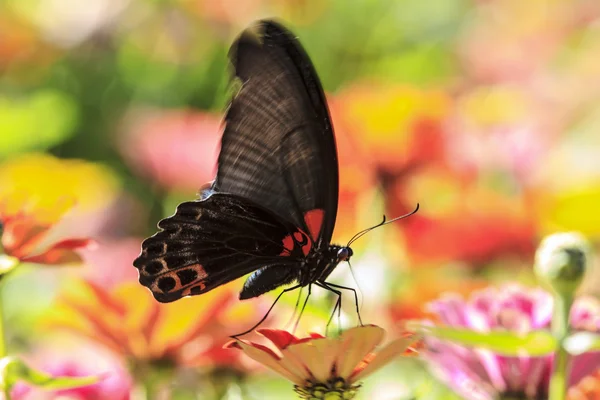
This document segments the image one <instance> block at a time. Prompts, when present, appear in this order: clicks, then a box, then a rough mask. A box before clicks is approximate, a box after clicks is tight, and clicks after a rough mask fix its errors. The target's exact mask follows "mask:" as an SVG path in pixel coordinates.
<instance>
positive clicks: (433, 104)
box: [335, 84, 450, 173]
mask: <svg viewBox="0 0 600 400" xmlns="http://www.w3.org/2000/svg"><path fill="white" fill-rule="evenodd" d="M337 103H338V107H339V112H338V114H339V119H338V120H339V121H340V122H341V123H342V124H344V126H345V127H347V128H348V133H349V134H350V135H351V136H353V137H354V138H355V139H356V140H357V141H358V142H360V143H361V145H362V146H363V147H364V149H365V150H366V152H367V153H368V154H369V158H370V159H372V160H375V162H376V164H377V166H378V167H379V168H381V169H382V170H384V171H386V172H389V173H398V172H401V171H403V170H406V169H407V168H409V167H412V166H415V165H419V164H421V163H423V162H428V161H432V160H438V159H440V158H442V154H443V147H444V143H443V132H442V121H443V120H444V119H445V118H446V116H447V115H448V113H449V109H450V99H449V97H448V96H447V95H446V94H444V93H443V92H442V91H434V90H422V89H419V88H416V87H412V86H384V85H377V84H375V85H374V84H359V85H355V86H353V87H351V88H349V89H347V90H346V91H344V92H343V93H342V94H340V95H338V96H337ZM335 122H336V123H337V122H338V121H335Z"/></svg>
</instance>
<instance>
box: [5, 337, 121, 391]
mask: <svg viewBox="0 0 600 400" xmlns="http://www.w3.org/2000/svg"><path fill="white" fill-rule="evenodd" d="M52 347H54V348H53V349H52V350H43V351H41V352H40V353H36V354H34V355H33V358H34V360H33V361H32V364H34V365H36V366H39V367H40V369H41V370H42V371H44V372H46V373H48V374H50V375H52V376H60V377H84V376H98V377H99V378H100V379H99V381H98V383H95V384H92V385H88V386H82V387H78V388H73V389H61V390H49V389H41V388H36V387H33V386H30V385H28V384H25V383H19V382H18V383H17V384H16V385H15V387H14V388H13V390H12V392H11V398H12V399H13V400H51V399H57V398H61V399H62V398H65V399H66V398H68V399H74V400H75V399H76V400H109V399H110V400H129V399H130V392H131V388H132V380H131V377H130V376H129V375H128V373H127V371H126V369H125V368H124V366H123V365H121V364H120V362H119V361H118V360H117V359H115V357H114V356H113V355H111V354H108V353H107V352H106V351H102V349H98V348H95V347H92V346H89V345H83V344H79V343H78V344H76V345H74V344H73V342H72V341H70V342H69V343H53V344H52Z"/></svg>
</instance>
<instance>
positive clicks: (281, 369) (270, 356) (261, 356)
mask: <svg viewBox="0 0 600 400" xmlns="http://www.w3.org/2000/svg"><path fill="white" fill-rule="evenodd" d="M237 346H239V347H240V348H241V349H242V350H243V351H244V353H246V355H247V356H248V357H250V358H252V359H253V360H254V361H257V362H259V363H260V364H262V365H264V366H266V367H268V368H271V369H272V370H273V371H275V372H277V373H278V374H280V375H281V376H283V377H284V378H286V379H288V380H290V381H292V382H293V383H294V384H296V385H303V384H304V380H305V379H304V377H303V376H302V375H301V374H298V373H297V372H298V371H294V370H290V369H288V368H286V367H285V366H284V365H282V364H281V362H280V359H279V357H277V355H276V354H275V353H273V351H271V350H270V349H269V348H267V347H265V346H261V345H259V344H256V343H245V342H243V341H241V340H239V341H238V342H237Z"/></svg>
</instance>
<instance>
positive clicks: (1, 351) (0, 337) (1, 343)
mask: <svg viewBox="0 0 600 400" xmlns="http://www.w3.org/2000/svg"><path fill="white" fill-rule="evenodd" d="M2 278H3V276H1V275H0V359H2V358H4V357H6V341H5V334H4V308H3V302H2V300H3V296H2V295H3V290H2V289H3V287H4V285H3V282H2ZM3 386H4V387H3V390H2V391H3V392H4V398H5V400H10V399H11V397H10V389H11V388H10V385H3Z"/></svg>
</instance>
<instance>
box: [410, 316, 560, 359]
mask: <svg viewBox="0 0 600 400" xmlns="http://www.w3.org/2000/svg"><path fill="white" fill-rule="evenodd" d="M410 329H416V331H417V332H421V333H423V335H426V336H433V337H436V338H438V339H443V340H448V341H451V342H453V343H456V344H460V345H463V346H466V347H478V348H483V349H487V350H491V351H493V352H495V353H498V354H502V355H505V356H522V355H524V354H526V355H529V356H543V355H547V354H550V353H554V352H555V351H556V350H557V348H558V343H557V341H556V339H555V338H554V337H553V336H552V334H551V333H550V332H546V331H535V332H530V333H527V334H518V333H515V332H510V331H492V332H487V333H485V332H474V331H472V330H468V329H456V328H449V327H439V326H426V325H421V324H411V325H410Z"/></svg>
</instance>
